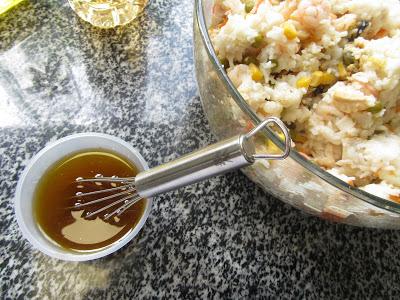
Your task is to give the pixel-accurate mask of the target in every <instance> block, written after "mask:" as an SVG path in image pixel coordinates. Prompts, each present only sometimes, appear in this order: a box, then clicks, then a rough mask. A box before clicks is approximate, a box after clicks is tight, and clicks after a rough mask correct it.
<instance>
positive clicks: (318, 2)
mask: <svg viewBox="0 0 400 300" xmlns="http://www.w3.org/2000/svg"><path fill="white" fill-rule="evenodd" d="M330 13H331V6H330V3H329V2H328V1H326V0H301V1H300V3H299V5H298V6H297V10H296V11H295V12H294V13H293V14H292V16H293V17H294V18H295V19H297V20H298V21H299V23H300V24H301V25H302V26H303V27H304V28H307V29H309V30H310V29H311V30H313V29H316V28H318V27H319V26H320V23H321V21H322V20H324V19H328V18H330Z"/></svg>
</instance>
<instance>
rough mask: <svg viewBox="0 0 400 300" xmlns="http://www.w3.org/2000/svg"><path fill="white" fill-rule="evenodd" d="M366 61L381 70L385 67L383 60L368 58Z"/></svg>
mask: <svg viewBox="0 0 400 300" xmlns="http://www.w3.org/2000/svg"><path fill="white" fill-rule="evenodd" d="M368 61H370V62H371V63H372V64H374V65H375V67H377V68H383V67H384V66H385V60H383V59H381V58H377V57H373V56H371V57H369V58H368Z"/></svg>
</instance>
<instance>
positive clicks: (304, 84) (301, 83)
mask: <svg viewBox="0 0 400 300" xmlns="http://www.w3.org/2000/svg"><path fill="white" fill-rule="evenodd" d="M310 83H311V77H310V76H304V77H301V78H299V79H298V80H297V81H296V87H297V88H298V89H301V88H306V89H307V88H308V87H309V86H310Z"/></svg>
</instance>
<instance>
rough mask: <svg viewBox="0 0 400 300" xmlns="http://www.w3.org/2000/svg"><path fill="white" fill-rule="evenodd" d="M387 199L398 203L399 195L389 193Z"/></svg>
mask: <svg viewBox="0 0 400 300" xmlns="http://www.w3.org/2000/svg"><path fill="white" fill-rule="evenodd" d="M389 199H390V200H392V201H394V202H397V203H400V195H389Z"/></svg>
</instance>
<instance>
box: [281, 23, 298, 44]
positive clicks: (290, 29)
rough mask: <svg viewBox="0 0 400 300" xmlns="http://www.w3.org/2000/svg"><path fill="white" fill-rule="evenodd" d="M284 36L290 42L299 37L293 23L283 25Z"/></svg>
mask: <svg viewBox="0 0 400 300" xmlns="http://www.w3.org/2000/svg"><path fill="white" fill-rule="evenodd" d="M283 34H284V35H285V36H286V37H287V39H288V40H293V39H295V38H296V37H297V30H296V28H295V27H294V26H293V24H292V23H288V22H286V23H285V24H284V25H283Z"/></svg>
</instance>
